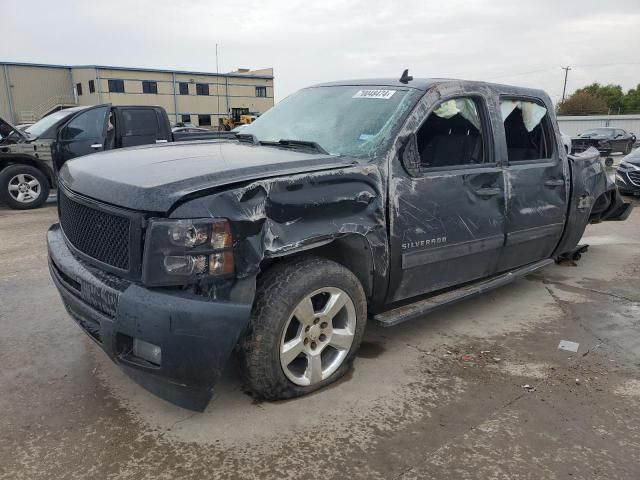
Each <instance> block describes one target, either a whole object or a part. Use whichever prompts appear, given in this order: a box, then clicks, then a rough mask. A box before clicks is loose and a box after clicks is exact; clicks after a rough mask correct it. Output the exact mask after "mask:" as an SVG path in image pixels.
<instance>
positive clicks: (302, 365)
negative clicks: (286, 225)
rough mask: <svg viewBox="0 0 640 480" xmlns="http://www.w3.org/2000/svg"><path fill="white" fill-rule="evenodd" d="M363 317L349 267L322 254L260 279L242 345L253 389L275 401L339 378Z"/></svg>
mask: <svg viewBox="0 0 640 480" xmlns="http://www.w3.org/2000/svg"><path fill="white" fill-rule="evenodd" d="M366 318H367V305H366V299H365V295H364V291H363V289H362V286H361V284H360V282H359V281H358V279H357V277H356V276H355V275H354V274H353V273H352V272H351V271H350V270H348V269H347V268H345V267H344V266H342V265H340V264H338V263H336V262H333V261H330V260H326V259H323V258H318V257H303V258H300V259H297V260H294V261H291V262H286V263H283V264H280V265H276V266H274V267H273V268H272V269H271V270H269V271H267V272H266V273H265V274H264V275H263V277H262V278H261V279H260V280H259V281H258V289H257V292H256V300H255V303H254V307H253V311H252V316H251V323H250V326H249V329H248V332H247V333H246V334H245V336H244V337H243V338H242V340H241V342H240V347H241V348H240V351H241V354H242V356H243V363H244V374H245V377H246V380H247V383H248V386H249V388H250V389H251V390H252V391H253V393H254V394H255V395H256V396H257V397H259V398H265V399H268V400H278V399H285V398H292V397H298V396H301V395H305V394H307V393H310V392H313V391H315V390H318V389H320V388H322V387H324V386H326V385H328V384H330V383H332V382H334V381H336V380H337V379H339V378H340V377H342V376H343V375H344V374H345V373H346V372H347V371H348V370H349V368H350V366H351V363H352V361H353V357H354V355H355V352H356V351H357V349H358V347H359V346H360V342H361V340H362V335H363V334H364V329H365V324H366Z"/></svg>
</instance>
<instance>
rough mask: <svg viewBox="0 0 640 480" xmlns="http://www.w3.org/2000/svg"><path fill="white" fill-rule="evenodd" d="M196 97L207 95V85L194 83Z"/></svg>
mask: <svg viewBox="0 0 640 480" xmlns="http://www.w3.org/2000/svg"><path fill="white" fill-rule="evenodd" d="M196 95H209V84H208V83H196Z"/></svg>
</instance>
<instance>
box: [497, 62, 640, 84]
mask: <svg viewBox="0 0 640 480" xmlns="http://www.w3.org/2000/svg"><path fill="white" fill-rule="evenodd" d="M622 65H640V62H616V63H589V64H582V65H573V67H572V69H575V68H588V67H619V66H622ZM551 70H553V68H541V69H538V70H530V71H528V72H519V73H510V74H507V75H499V76H497V77H490V78H489V80H499V79H501V78H512V77H521V76H523V75H531V74H534V73H543V72H549V71H551Z"/></svg>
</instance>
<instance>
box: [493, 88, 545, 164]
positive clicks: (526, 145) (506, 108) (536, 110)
mask: <svg viewBox="0 0 640 480" xmlns="http://www.w3.org/2000/svg"><path fill="white" fill-rule="evenodd" d="M500 111H501V113H502V120H503V122H504V133H505V138H506V142H507V154H508V159H509V162H519V161H531V160H545V159H549V158H551V155H552V153H553V143H552V141H551V140H552V136H551V133H550V132H551V131H550V129H549V122H548V120H547V118H548V115H547V109H546V108H545V107H543V106H542V105H539V104H538V103H535V102H531V101H526V100H514V99H510V100H501V101H500Z"/></svg>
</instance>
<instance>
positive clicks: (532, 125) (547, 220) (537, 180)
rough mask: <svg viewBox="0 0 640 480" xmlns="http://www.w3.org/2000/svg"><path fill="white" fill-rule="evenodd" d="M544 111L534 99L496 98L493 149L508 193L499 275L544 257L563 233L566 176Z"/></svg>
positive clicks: (546, 256) (563, 156)
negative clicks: (497, 126)
mask: <svg viewBox="0 0 640 480" xmlns="http://www.w3.org/2000/svg"><path fill="white" fill-rule="evenodd" d="M549 108H550V107H549V106H548V105H547V104H545V103H544V102H543V101H542V100H540V99H534V98H517V97H501V98H500V110H501V118H502V120H503V134H504V136H502V135H501V136H502V137H503V138H502V141H501V142H500V145H499V151H500V154H501V155H502V159H503V161H502V164H503V165H504V170H505V182H506V184H505V191H507V192H508V194H507V195H506V224H505V227H506V238H505V248H504V250H503V252H502V255H501V257H500V263H499V267H498V270H499V271H505V270H510V269H512V268H515V267H519V266H522V265H526V264H528V263H532V262H535V261H537V260H542V259H545V258H549V257H550V256H551V254H552V253H553V251H554V249H555V247H556V246H557V245H558V242H559V240H560V237H561V235H562V231H563V229H564V225H565V221H566V215H567V205H568V194H567V193H568V190H567V180H568V178H569V173H568V165H567V159H566V155H565V154H564V149H563V151H562V153H560V150H559V148H558V144H557V143H558V142H557V140H556V135H559V134H558V132H556V131H555V129H554V128H553V125H554V122H553V121H552V118H551V114H550V111H549Z"/></svg>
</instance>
